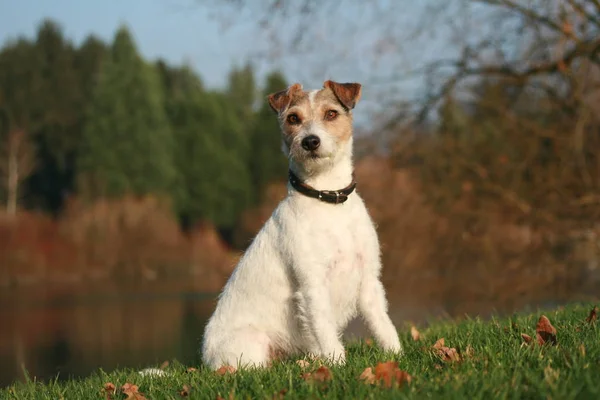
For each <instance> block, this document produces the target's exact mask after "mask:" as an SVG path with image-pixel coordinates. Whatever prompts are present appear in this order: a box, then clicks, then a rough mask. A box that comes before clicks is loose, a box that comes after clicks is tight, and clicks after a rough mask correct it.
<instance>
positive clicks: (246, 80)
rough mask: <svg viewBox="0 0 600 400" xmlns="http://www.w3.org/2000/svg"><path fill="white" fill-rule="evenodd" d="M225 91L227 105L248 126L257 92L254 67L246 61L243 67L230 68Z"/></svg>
mask: <svg viewBox="0 0 600 400" xmlns="http://www.w3.org/2000/svg"><path fill="white" fill-rule="evenodd" d="M226 93H227V98H228V100H229V103H230V104H229V106H230V107H231V108H233V109H234V111H235V112H236V113H237V114H238V118H239V119H240V120H242V121H244V124H245V125H246V126H250V125H251V120H252V117H253V115H254V106H255V102H256V94H257V87H256V79H255V77H254V68H252V65H251V64H249V63H248V64H246V65H245V66H244V67H243V68H235V67H234V68H233V69H232V70H231V72H230V73H229V79H228V81H227V90H226Z"/></svg>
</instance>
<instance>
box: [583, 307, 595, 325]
mask: <svg viewBox="0 0 600 400" xmlns="http://www.w3.org/2000/svg"><path fill="white" fill-rule="evenodd" d="M597 319H598V307H596V306H594V308H592V311H590V315H588V317H587V318H586V319H585V321H586V322H587V323H589V324H593V323H594V322H596V320H597Z"/></svg>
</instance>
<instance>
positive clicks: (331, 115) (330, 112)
mask: <svg viewBox="0 0 600 400" xmlns="http://www.w3.org/2000/svg"><path fill="white" fill-rule="evenodd" d="M337 116H338V112H337V111H335V110H327V112H326V113H325V119H326V120H327V121H333V120H334V119H336V118H337Z"/></svg>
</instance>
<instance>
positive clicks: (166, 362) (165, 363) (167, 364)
mask: <svg viewBox="0 0 600 400" xmlns="http://www.w3.org/2000/svg"><path fill="white" fill-rule="evenodd" d="M168 366H169V361H163V363H162V364H160V367H159V368H160V369H165V368H167V367H168Z"/></svg>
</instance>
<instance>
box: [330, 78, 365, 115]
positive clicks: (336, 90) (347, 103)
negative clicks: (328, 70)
mask: <svg viewBox="0 0 600 400" xmlns="http://www.w3.org/2000/svg"><path fill="white" fill-rule="evenodd" d="M323 87H325V88H329V89H331V90H332V91H333V94H335V97H337V99H338V100H339V102H340V103H342V104H343V105H344V107H346V108H347V109H349V110H351V109H353V108H354V107H355V106H356V103H358V100H359V99H360V95H361V92H362V86H361V84H360V83H337V82H334V81H325V83H324V84H323Z"/></svg>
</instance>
